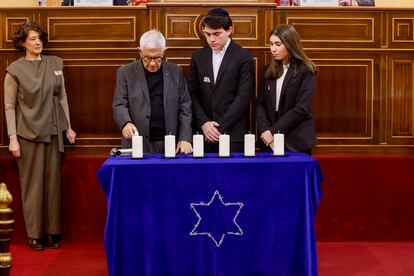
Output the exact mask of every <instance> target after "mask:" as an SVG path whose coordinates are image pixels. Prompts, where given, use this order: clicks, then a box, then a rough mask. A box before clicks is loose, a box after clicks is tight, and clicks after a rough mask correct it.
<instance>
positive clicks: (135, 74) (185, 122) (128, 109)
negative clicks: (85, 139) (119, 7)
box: [112, 30, 192, 153]
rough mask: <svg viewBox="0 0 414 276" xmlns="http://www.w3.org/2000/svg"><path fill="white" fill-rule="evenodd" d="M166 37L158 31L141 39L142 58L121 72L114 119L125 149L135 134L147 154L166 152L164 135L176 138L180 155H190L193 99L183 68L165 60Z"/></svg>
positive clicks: (115, 96) (119, 70)
mask: <svg viewBox="0 0 414 276" xmlns="http://www.w3.org/2000/svg"><path fill="white" fill-rule="evenodd" d="M165 49H166V41H165V37H164V36H163V35H162V33H160V32H159V31H157V30H150V31H148V32H146V33H144V34H143V35H142V36H141V39H140V43H139V47H138V50H139V52H140V56H141V59H140V60H138V61H134V62H132V63H129V64H127V65H124V66H122V67H121V68H119V69H118V72H117V80H116V87H115V95H114V100H113V104H112V109H113V116H114V120H115V122H116V124H117V125H118V127H119V128H120V130H121V131H122V141H121V144H122V147H123V148H131V138H132V136H133V135H134V133H135V132H137V131H138V133H139V135H141V136H143V145H144V152H146V153H162V152H164V136H165V135H169V134H173V135H175V136H177V139H176V140H177V141H178V144H177V152H178V153H190V152H192V146H191V135H192V133H191V98H190V95H189V93H188V90H187V85H186V81H185V79H184V76H183V72H182V69H181V68H180V67H178V66H177V65H175V64H173V63H170V62H167V61H165V60H163V56H164V51H165Z"/></svg>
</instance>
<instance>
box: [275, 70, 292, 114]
mask: <svg viewBox="0 0 414 276" xmlns="http://www.w3.org/2000/svg"><path fill="white" fill-rule="evenodd" d="M288 69H289V64H287V65H283V74H282V75H281V76H280V77H279V78H278V79H277V80H276V112H277V111H279V101H280V94H281V93H282V85H283V81H284V80H285V77H286V72H287V71H288Z"/></svg>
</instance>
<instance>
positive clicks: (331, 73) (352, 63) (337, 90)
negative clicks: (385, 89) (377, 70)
mask: <svg viewBox="0 0 414 276" xmlns="http://www.w3.org/2000/svg"><path fill="white" fill-rule="evenodd" d="M313 61H314V62H315V64H316V65H317V66H318V74H317V84H316V93H315V97H314V102H313V115H314V120H315V125H316V128H317V132H318V139H319V143H320V144H333V145H335V144H357V145H358V144H359V145H361V144H368V145H369V144H375V143H376V142H377V141H378V133H377V132H378V130H379V128H377V127H375V126H374V118H375V116H376V113H375V110H374V108H375V107H376V106H374V99H375V97H378V96H375V95H374V91H375V90H374V87H373V79H374V63H375V59H374V58H370V57H364V56H361V57H359V58H358V57H353V58H349V57H347V56H346V55H343V54H338V53H337V54H332V55H331V57H330V58H328V57H324V58H313ZM333 79H335V81H332V80H333ZM377 121H378V120H377Z"/></svg>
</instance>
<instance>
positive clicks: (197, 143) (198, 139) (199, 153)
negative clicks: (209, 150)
mask: <svg viewBox="0 0 414 276" xmlns="http://www.w3.org/2000/svg"><path fill="white" fill-rule="evenodd" d="M193 156H194V157H204V136H203V135H201V134H194V135H193Z"/></svg>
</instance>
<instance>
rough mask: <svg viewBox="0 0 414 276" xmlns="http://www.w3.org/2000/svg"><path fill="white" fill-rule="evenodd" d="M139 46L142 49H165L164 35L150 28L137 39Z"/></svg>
mask: <svg viewBox="0 0 414 276" xmlns="http://www.w3.org/2000/svg"><path fill="white" fill-rule="evenodd" d="M139 48H140V49H141V50H144V49H154V48H155V49H158V48H159V49H161V51H162V52H164V51H165V49H166V41H165V37H164V36H163V35H162V33H161V32H160V31H158V30H155V29H152V30H150V31H148V32H145V33H144V34H143V35H142V36H141V39H140V40H139Z"/></svg>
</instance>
